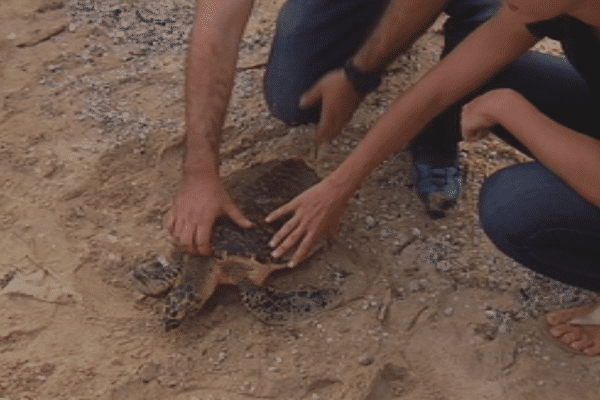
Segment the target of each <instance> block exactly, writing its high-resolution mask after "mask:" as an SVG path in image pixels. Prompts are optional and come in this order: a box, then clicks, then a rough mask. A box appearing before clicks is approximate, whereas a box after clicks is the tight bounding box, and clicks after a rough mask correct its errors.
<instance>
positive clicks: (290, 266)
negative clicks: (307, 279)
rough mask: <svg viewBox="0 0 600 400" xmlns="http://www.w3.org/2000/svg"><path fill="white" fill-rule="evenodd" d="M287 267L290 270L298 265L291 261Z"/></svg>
mask: <svg viewBox="0 0 600 400" xmlns="http://www.w3.org/2000/svg"><path fill="white" fill-rule="evenodd" d="M287 266H288V268H294V267H295V266H296V264H295V263H294V262H293V261H290V262H289V263H288V265H287Z"/></svg>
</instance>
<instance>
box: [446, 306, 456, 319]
mask: <svg viewBox="0 0 600 400" xmlns="http://www.w3.org/2000/svg"><path fill="white" fill-rule="evenodd" d="M452 314H454V309H453V308H452V307H448V308H446V309H445V310H444V315H445V316H447V317H449V316H451V315H452Z"/></svg>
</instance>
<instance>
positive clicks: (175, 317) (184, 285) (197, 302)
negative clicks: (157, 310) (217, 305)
mask: <svg viewBox="0 0 600 400" xmlns="http://www.w3.org/2000/svg"><path fill="white" fill-rule="evenodd" d="M213 264H214V259H213V258H212V257H205V256H195V257H194V256H191V255H189V254H185V255H184V256H183V257H182V268H181V274H180V276H179V279H178V285H177V286H176V287H175V288H174V289H173V290H171V292H170V293H169V294H168V295H167V298H166V300H165V328H166V330H167V331H169V330H171V329H174V328H177V327H178V326H179V325H181V323H182V322H183V320H184V319H185V318H186V317H188V316H189V315H190V314H193V313H194V312H197V311H199V310H200V309H202V307H203V306H204V303H206V301H207V300H208V299H209V298H210V297H211V296H212V294H213V293H214V291H215V289H216V287H217V284H218V283H217V280H216V279H215V278H216V277H215V275H217V274H216V273H215V272H216V270H215V268H214V265H213Z"/></svg>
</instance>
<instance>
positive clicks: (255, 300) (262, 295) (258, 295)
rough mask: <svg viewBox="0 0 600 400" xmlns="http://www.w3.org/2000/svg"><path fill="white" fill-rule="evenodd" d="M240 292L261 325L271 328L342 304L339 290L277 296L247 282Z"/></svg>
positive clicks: (271, 291)
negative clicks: (264, 324) (262, 323)
mask: <svg viewBox="0 0 600 400" xmlns="http://www.w3.org/2000/svg"><path fill="white" fill-rule="evenodd" d="M239 289H240V294H241V296H242V303H243V304H244V305H245V306H246V308H248V310H249V311H250V312H251V313H252V314H253V315H254V316H255V317H256V318H258V319H259V320H260V321H262V322H264V323H266V324H269V325H271V324H272V325H277V324H283V323H286V322H294V321H298V320H300V319H303V318H306V317H308V316H310V315H313V314H315V313H318V312H321V311H324V310H328V309H332V308H334V307H335V306H336V305H337V304H338V303H339V301H340V293H339V290H337V289H317V290H301V291H297V292H278V291H276V290H273V289H271V288H266V287H262V286H257V285H255V284H253V283H252V282H250V281H247V280H246V281H244V282H242V283H241V284H240V285H239Z"/></svg>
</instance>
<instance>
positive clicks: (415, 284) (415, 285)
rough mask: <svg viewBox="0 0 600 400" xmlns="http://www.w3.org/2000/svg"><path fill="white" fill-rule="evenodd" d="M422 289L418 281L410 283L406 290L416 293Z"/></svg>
mask: <svg viewBox="0 0 600 400" xmlns="http://www.w3.org/2000/svg"><path fill="white" fill-rule="evenodd" d="M422 288H423V287H422V286H421V283H420V282H419V281H410V282H409V284H408V290H410V291H411V292H418V291H419V290H421V289H422Z"/></svg>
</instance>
